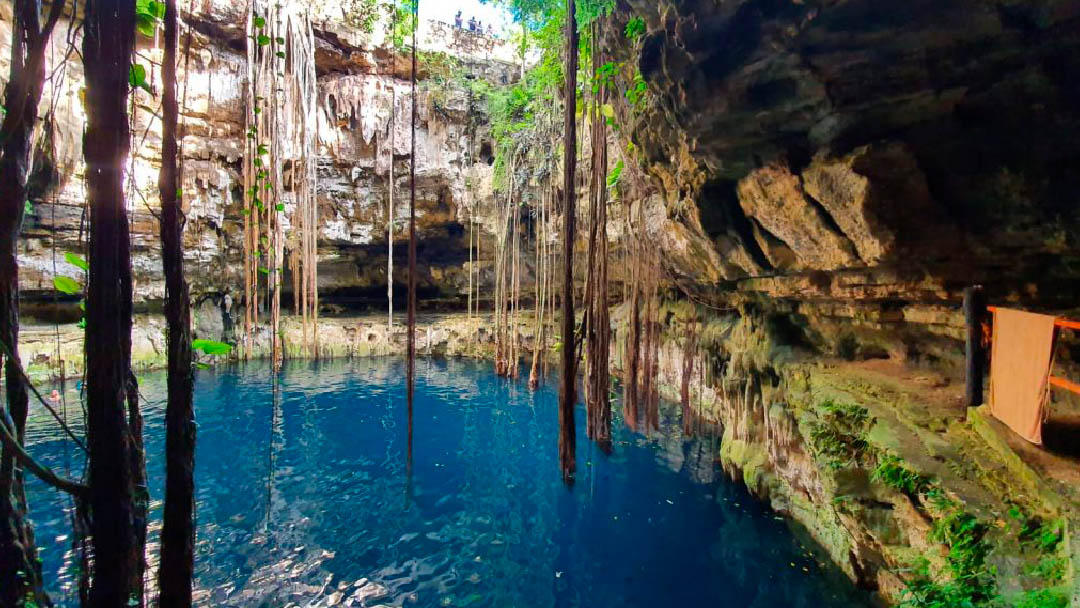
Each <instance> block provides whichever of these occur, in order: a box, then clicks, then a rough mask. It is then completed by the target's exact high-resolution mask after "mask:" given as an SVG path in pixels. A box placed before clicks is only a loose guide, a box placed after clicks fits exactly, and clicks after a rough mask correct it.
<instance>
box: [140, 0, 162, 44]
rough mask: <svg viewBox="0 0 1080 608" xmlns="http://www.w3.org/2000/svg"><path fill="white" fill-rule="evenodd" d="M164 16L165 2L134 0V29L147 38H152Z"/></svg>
mask: <svg viewBox="0 0 1080 608" xmlns="http://www.w3.org/2000/svg"><path fill="white" fill-rule="evenodd" d="M164 18H165V3H164V2H157V1H156V0H135V30H136V31H138V32H139V33H140V34H142V35H143V36H146V37H147V38H153V37H154V33H155V32H156V31H157V27H158V25H159V24H160V23H161V20H162V19H164Z"/></svg>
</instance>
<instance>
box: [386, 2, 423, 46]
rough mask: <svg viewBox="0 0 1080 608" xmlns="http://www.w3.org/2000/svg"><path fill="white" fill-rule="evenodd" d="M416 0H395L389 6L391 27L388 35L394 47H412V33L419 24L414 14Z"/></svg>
mask: <svg viewBox="0 0 1080 608" xmlns="http://www.w3.org/2000/svg"><path fill="white" fill-rule="evenodd" d="M416 3H417V0H397V2H396V3H395V4H394V5H393V6H392V7H391V9H390V10H391V14H392V19H391V23H392V26H391V27H392V29H391V32H390V37H391V38H392V39H393V42H394V48H397V49H403V48H412V35H413V32H415V31H416V28H417V26H418V24H419V21H418V20H417V16H416V10H417V4H416Z"/></svg>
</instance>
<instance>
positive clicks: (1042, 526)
mask: <svg viewBox="0 0 1080 608" xmlns="http://www.w3.org/2000/svg"><path fill="white" fill-rule="evenodd" d="M1019 536H1020V546H1022V547H1024V548H1028V549H1035V550H1038V551H1042V552H1044V553H1050V552H1053V551H1057V548H1058V546H1059V545H1060V544H1061V540H1062V538H1063V526H1062V524H1061V522H1058V521H1049V522H1043V521H1041V520H1040V519H1038V518H1029V519H1027V521H1025V522H1024V524H1023V526H1021V528H1020V535H1019Z"/></svg>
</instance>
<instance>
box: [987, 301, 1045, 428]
mask: <svg viewBox="0 0 1080 608" xmlns="http://www.w3.org/2000/svg"><path fill="white" fill-rule="evenodd" d="M1054 321H1055V318H1054V317H1048V316H1046V315H1037V314H1034V313H1030V312H1023V311H1019V310H1008V309H1005V308H999V309H997V310H996V311H995V312H994V341H993V347H992V352H991V362H990V411H991V413H993V415H994V417H995V418H997V419H998V420H1000V421H1002V422H1004V423H1005V424H1007V425H1008V426H1009V428H1011V429H1012V430H1014V431H1016V433H1017V434H1019V435H1020V436H1021V437H1023V438H1024V439H1027V440H1028V441H1030V442H1032V443H1035V444H1039V445H1042V424H1043V420H1045V418H1046V412H1047V404H1048V400H1049V396H1050V393H1049V382H1048V379H1049V376H1050V365H1051V363H1052V357H1053V351H1054V331H1055V330H1054Z"/></svg>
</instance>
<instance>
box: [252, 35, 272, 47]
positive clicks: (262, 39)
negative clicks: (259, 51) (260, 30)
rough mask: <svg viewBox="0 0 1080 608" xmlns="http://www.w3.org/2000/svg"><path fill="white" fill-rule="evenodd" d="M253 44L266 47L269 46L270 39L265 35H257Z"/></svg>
mask: <svg viewBox="0 0 1080 608" xmlns="http://www.w3.org/2000/svg"><path fill="white" fill-rule="evenodd" d="M255 43H256V44H258V45H259V46H266V45H268V44H270V37H269V36H267V35H266V34H259V35H258V36H256V37H255Z"/></svg>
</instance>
